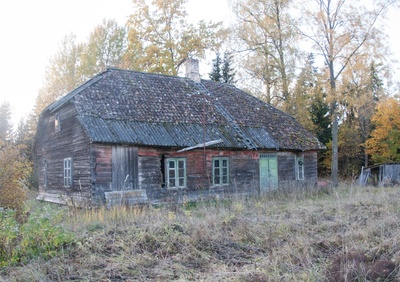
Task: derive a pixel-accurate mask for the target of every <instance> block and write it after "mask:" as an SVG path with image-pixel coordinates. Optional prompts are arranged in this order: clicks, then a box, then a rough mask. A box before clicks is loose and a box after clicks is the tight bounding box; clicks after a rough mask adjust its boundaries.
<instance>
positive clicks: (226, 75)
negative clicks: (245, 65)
mask: <svg viewBox="0 0 400 282" xmlns="http://www.w3.org/2000/svg"><path fill="white" fill-rule="evenodd" d="M235 75H236V73H235V70H234V69H233V67H232V55H229V54H228V53H226V52H225V53H224V59H223V61H222V82H224V83H228V84H234V83H235Z"/></svg>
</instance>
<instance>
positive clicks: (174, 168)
mask: <svg viewBox="0 0 400 282" xmlns="http://www.w3.org/2000/svg"><path fill="white" fill-rule="evenodd" d="M167 163H168V165H167V170H168V171H167V178H168V180H167V181H168V182H167V183H168V188H184V187H186V159H183V158H172V159H168V160H167Z"/></svg>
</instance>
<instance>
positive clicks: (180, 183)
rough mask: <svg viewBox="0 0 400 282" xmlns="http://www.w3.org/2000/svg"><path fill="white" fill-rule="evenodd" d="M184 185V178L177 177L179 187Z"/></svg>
mask: <svg viewBox="0 0 400 282" xmlns="http://www.w3.org/2000/svg"><path fill="white" fill-rule="evenodd" d="M183 186H185V179H184V178H179V187H183Z"/></svg>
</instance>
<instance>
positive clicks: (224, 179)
mask: <svg viewBox="0 0 400 282" xmlns="http://www.w3.org/2000/svg"><path fill="white" fill-rule="evenodd" d="M212 170H213V185H225V184H228V182H229V174H228V173H229V159H228V158H213V168H212Z"/></svg>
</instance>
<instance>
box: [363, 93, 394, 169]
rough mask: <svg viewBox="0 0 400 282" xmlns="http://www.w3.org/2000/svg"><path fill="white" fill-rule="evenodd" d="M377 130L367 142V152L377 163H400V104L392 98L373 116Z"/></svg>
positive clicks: (380, 106)
mask: <svg viewBox="0 0 400 282" xmlns="http://www.w3.org/2000/svg"><path fill="white" fill-rule="evenodd" d="M371 121H372V123H373V124H374V125H375V129H374V130H373V131H372V133H371V137H370V138H369V139H368V140H367V142H366V152H367V153H368V154H370V155H371V156H372V159H373V160H374V161H375V162H388V161H400V153H399V149H400V143H399V141H400V104H399V102H398V101H397V100H395V99H393V98H390V99H388V100H386V101H383V102H381V103H379V104H378V105H377V107H376V112H375V114H374V115H373V116H372V119H371Z"/></svg>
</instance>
